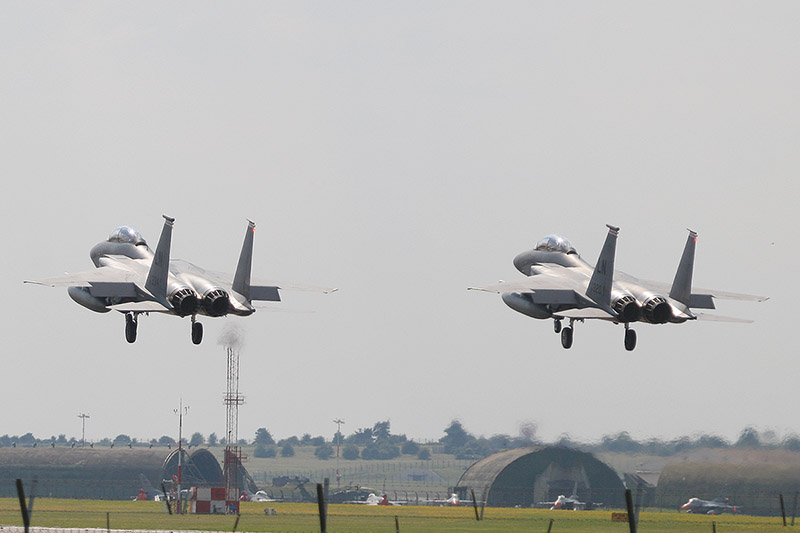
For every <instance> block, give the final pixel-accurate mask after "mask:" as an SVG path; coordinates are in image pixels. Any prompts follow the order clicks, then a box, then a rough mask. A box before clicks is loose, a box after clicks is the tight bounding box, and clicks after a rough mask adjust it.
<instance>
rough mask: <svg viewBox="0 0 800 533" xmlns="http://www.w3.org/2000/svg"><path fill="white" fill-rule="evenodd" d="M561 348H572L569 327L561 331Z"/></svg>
mask: <svg viewBox="0 0 800 533" xmlns="http://www.w3.org/2000/svg"><path fill="white" fill-rule="evenodd" d="M561 346H563V347H564V349H566V350H569V349H570V348H572V328H571V327H570V326H567V327H565V328H563V329H562V330H561Z"/></svg>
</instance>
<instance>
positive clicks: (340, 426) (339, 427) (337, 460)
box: [333, 418, 344, 489]
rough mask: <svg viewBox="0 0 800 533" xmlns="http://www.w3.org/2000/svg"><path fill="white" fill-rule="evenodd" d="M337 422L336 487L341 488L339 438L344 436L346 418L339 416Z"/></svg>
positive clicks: (335, 421) (335, 422)
mask: <svg viewBox="0 0 800 533" xmlns="http://www.w3.org/2000/svg"><path fill="white" fill-rule="evenodd" d="M333 423H334V424H336V488H337V489H338V488H339V479H340V478H341V476H339V439H341V438H342V424H344V420H342V419H341V418H337V419H336V420H334V421H333Z"/></svg>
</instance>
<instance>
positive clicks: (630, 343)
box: [625, 322, 636, 352]
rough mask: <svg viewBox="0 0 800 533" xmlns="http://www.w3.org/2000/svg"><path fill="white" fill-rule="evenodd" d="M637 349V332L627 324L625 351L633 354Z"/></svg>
mask: <svg viewBox="0 0 800 533" xmlns="http://www.w3.org/2000/svg"><path fill="white" fill-rule="evenodd" d="M634 348H636V332H635V331H633V330H632V329H630V325H629V324H628V323H627V322H626V323H625V349H626V350H628V351H629V352H632V351H633V349H634Z"/></svg>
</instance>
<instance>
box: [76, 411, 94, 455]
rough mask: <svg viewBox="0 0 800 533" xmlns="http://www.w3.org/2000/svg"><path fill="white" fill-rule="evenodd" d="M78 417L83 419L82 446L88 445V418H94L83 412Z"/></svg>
mask: <svg viewBox="0 0 800 533" xmlns="http://www.w3.org/2000/svg"><path fill="white" fill-rule="evenodd" d="M78 418H80V419H81V448H85V447H86V419H87V418H92V417H90V416H89V415H87V414H86V413H81V414H79V415H78Z"/></svg>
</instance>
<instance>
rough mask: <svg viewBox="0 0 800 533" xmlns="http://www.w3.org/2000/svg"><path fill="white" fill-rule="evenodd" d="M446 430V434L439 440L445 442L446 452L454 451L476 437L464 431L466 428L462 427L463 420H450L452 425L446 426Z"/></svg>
mask: <svg viewBox="0 0 800 533" xmlns="http://www.w3.org/2000/svg"><path fill="white" fill-rule="evenodd" d="M444 432H445V436H444V437H442V438H441V439H439V442H440V443H441V444H444V453H454V452H455V451H456V450H458V449H459V448H461V447H462V446H464V445H465V444H467V442H469V441H470V439H472V438H474V437H472V435H470V434H469V433H467V432H466V431H464V428H463V427H461V422H459V421H458V420H453V421H452V422H450V425H449V426H448V427H446V428H445V430H444Z"/></svg>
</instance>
